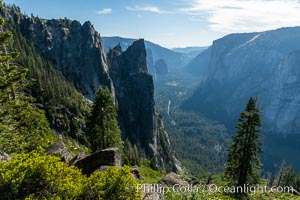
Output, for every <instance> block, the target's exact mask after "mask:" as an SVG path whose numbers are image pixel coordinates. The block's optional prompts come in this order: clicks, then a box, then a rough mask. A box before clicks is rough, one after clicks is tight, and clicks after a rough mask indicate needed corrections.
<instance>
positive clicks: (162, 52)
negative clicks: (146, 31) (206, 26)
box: [102, 36, 189, 70]
mask: <svg viewBox="0 0 300 200" xmlns="http://www.w3.org/2000/svg"><path fill="white" fill-rule="evenodd" d="M136 40H137V39H131V38H122V37H117V36H115V37H102V42H103V44H104V48H105V51H106V52H108V51H109V49H112V48H113V47H115V46H116V45H118V44H120V45H121V47H122V49H123V50H126V49H127V48H128V47H129V46H130V45H131V44H132V43H133V42H134V41H136ZM145 46H146V51H147V56H148V55H151V56H152V59H153V62H154V63H155V62H156V61H157V60H159V59H164V60H165V62H166V63H167V65H168V68H169V69H170V70H172V68H181V67H183V66H185V65H186V64H187V63H188V62H189V58H188V57H187V56H186V55H185V54H183V53H178V52H174V51H172V50H170V49H167V48H165V47H162V46H160V45H157V44H154V43H152V42H150V41H147V40H145ZM150 51H151V53H150ZM148 65H149V64H148Z"/></svg>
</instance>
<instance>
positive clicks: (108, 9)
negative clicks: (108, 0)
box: [97, 8, 112, 15]
mask: <svg viewBox="0 0 300 200" xmlns="http://www.w3.org/2000/svg"><path fill="white" fill-rule="evenodd" d="M97 13H98V14H99V15H106V14H109V13H112V9H111V8H104V9H102V10H99V11H98V12H97Z"/></svg>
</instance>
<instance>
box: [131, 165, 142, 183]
mask: <svg viewBox="0 0 300 200" xmlns="http://www.w3.org/2000/svg"><path fill="white" fill-rule="evenodd" d="M130 173H131V174H132V176H133V177H134V178H136V179H138V180H144V179H143V177H142V176H141V174H140V170H139V168H138V167H136V166H134V167H132V168H131V170H130Z"/></svg>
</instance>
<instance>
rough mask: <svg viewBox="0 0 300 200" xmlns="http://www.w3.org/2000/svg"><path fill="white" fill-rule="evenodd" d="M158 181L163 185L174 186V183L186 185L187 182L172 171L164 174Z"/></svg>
mask: <svg viewBox="0 0 300 200" xmlns="http://www.w3.org/2000/svg"><path fill="white" fill-rule="evenodd" d="M158 183H160V184H162V185H165V186H174V185H187V184H188V183H187V182H186V181H184V180H182V179H181V178H179V176H178V175H177V174H175V173H174V172H171V173H168V174H166V175H165V176H164V177H163V178H162V179H161V180H160V181H159V182H158Z"/></svg>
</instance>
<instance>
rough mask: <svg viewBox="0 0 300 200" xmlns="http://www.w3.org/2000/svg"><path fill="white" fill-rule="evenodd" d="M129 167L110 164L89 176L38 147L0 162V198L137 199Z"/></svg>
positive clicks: (134, 182) (137, 194) (138, 195)
mask: <svg viewBox="0 0 300 200" xmlns="http://www.w3.org/2000/svg"><path fill="white" fill-rule="evenodd" d="M136 184H137V182H136V181H135V179H134V178H133V177H132V175H131V174H130V168H129V167H127V166H125V167H123V168H121V169H117V168H115V167H111V168H109V169H108V171H105V172H95V173H94V174H92V175H91V176H90V177H86V176H85V175H82V174H81V172H80V170H79V169H77V168H75V167H70V166H68V165H67V164H66V163H64V162H61V161H60V158H58V157H55V156H46V155H44V154H43V152H42V151H41V150H39V151H33V152H30V153H28V154H25V153H22V154H19V155H16V156H15V157H13V159H12V160H10V161H9V162H0V194H1V199H3V200H5V199H105V200H106V199H108V200H109V199H112V200H114V199H120V200H122V199H128V200H130V199H134V200H135V199H139V198H141V194H140V193H137V192H136V190H135V188H136Z"/></svg>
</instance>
